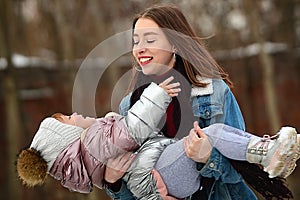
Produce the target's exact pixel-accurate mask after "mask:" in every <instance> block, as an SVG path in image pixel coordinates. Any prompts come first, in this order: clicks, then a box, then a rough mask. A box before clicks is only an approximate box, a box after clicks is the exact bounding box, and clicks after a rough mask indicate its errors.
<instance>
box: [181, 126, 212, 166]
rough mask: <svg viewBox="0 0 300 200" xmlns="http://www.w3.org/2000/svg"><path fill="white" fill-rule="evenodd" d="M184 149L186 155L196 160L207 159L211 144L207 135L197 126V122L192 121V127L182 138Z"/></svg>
mask: <svg viewBox="0 0 300 200" xmlns="http://www.w3.org/2000/svg"><path fill="white" fill-rule="evenodd" d="M184 150H185V153H186V155H187V157H189V158H191V159H193V160H194V161H196V162H200V163H206V162H207V161H208V159H209V157H210V154H211V150H212V146H211V144H210V142H209V140H208V138H207V135H205V133H204V132H203V131H202V130H201V128H200V127H199V125H198V122H194V128H193V129H191V131H190V134H189V135H188V136H187V137H185V138H184Z"/></svg>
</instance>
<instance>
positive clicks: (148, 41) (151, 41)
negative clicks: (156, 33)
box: [147, 40, 155, 43]
mask: <svg viewBox="0 0 300 200" xmlns="http://www.w3.org/2000/svg"><path fill="white" fill-rule="evenodd" d="M153 42H155V40H147V43H153Z"/></svg>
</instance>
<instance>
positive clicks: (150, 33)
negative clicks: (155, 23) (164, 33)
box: [133, 31, 159, 37]
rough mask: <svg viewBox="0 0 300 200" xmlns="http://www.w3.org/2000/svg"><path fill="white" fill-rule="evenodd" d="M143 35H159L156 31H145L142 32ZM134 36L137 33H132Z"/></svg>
mask: <svg viewBox="0 0 300 200" xmlns="http://www.w3.org/2000/svg"><path fill="white" fill-rule="evenodd" d="M143 35H144V36H147V35H159V34H158V33H156V32H152V31H151V32H146V33H144V34H143ZM133 36H134V37H138V36H139V35H138V34H137V33H135V34H133Z"/></svg>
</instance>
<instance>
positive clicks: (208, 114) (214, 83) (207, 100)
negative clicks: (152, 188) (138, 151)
mask: <svg viewBox="0 0 300 200" xmlns="http://www.w3.org/2000/svg"><path fill="white" fill-rule="evenodd" d="M201 81H202V82H205V83H207V84H208V85H207V86H206V87H205V88H198V87H193V88H192V92H191V102H192V108H193V113H194V115H195V116H196V117H198V118H199V125H200V127H202V128H204V127H207V126H209V125H210V124H214V123H224V124H227V125H229V126H233V127H236V128H239V129H242V130H245V123H244V119H243V116H242V113H241V111H240V108H239V106H238V104H237V101H236V99H235V97H234V95H233V93H232V92H231V90H230V89H229V87H228V86H227V84H226V83H225V82H224V81H223V80H220V79H201ZM130 95H131V94H129V95H127V96H126V97H124V98H123V100H122V102H121V104H120V107H119V108H120V114H121V115H126V114H127V111H128V110H129V107H130ZM191 128H192V127H191ZM198 169H199V173H200V174H201V176H203V177H207V178H214V182H213V184H212V187H211V188H209V191H205V192H206V193H207V194H208V199H209V200H219V199H222V200H224V199H226V200H227V199H228V200H231V199H233V200H237V199H246V200H247V199H249V200H255V199H257V197H256V196H255V194H254V193H253V191H251V190H250V188H249V187H248V186H247V185H246V183H245V182H244V180H243V178H242V177H241V175H240V174H239V173H237V171H236V170H235V169H234V168H233V167H232V166H231V164H230V162H229V160H228V159H227V158H225V157H224V156H223V155H222V154H220V152H219V151H218V150H216V149H215V148H213V150H212V154H211V156H210V159H209V160H208V162H207V163H206V164H200V163H198ZM106 192H107V194H108V195H109V196H110V197H111V198H113V199H121V200H134V199H135V198H134V197H133V195H132V193H131V192H130V191H129V190H128V189H127V187H126V183H124V182H123V183H122V187H121V189H120V191H119V192H115V193H114V192H112V191H110V190H109V189H106Z"/></svg>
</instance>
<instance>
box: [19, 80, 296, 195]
mask: <svg viewBox="0 0 300 200" xmlns="http://www.w3.org/2000/svg"><path fill="white" fill-rule="evenodd" d="M172 80H173V78H169V79H167V80H166V81H164V82H163V83H162V84H160V87H159V86H157V85H156V84H154V83H151V84H150V86H149V87H148V88H147V89H145V91H144V92H143V94H142V96H141V98H140V100H139V101H137V102H136V103H135V104H134V106H133V107H132V108H131V109H130V110H129V113H128V115H127V116H126V117H121V116H118V115H116V114H113V115H108V116H107V117H105V118H98V119H94V118H83V117H82V116H81V115H77V114H73V115H71V116H65V115H62V114H56V115H55V116H54V117H55V118H56V119H54V118H46V119H44V120H43V121H42V122H41V124H40V127H39V130H38V131H37V133H36V134H35V136H34V138H33V141H32V143H31V145H30V148H28V149H25V150H23V151H22V152H21V153H20V154H19V155H18V160H17V171H18V175H19V177H20V179H21V180H22V181H23V183H24V184H26V185H28V186H35V185H38V184H42V183H43V182H44V180H45V178H46V175H47V173H49V174H50V175H51V176H53V177H54V178H55V179H57V180H59V181H61V184H62V185H63V186H64V187H66V188H69V189H70V190H72V191H77V192H81V193H88V192H91V190H92V187H93V185H95V186H97V187H98V188H100V189H101V188H103V186H104V181H103V176H104V171H105V164H106V162H107V160H108V159H109V158H113V157H116V156H117V155H120V154H122V153H125V152H128V151H134V150H136V149H137V148H138V147H139V146H141V145H142V146H141V147H140V148H139V150H138V152H139V154H137V159H135V161H134V163H133V164H132V165H131V167H130V169H128V173H127V174H126V175H125V176H124V179H126V181H127V182H128V183H127V184H128V186H129V188H130V189H131V190H132V191H133V193H134V194H135V196H136V197H138V198H145V199H151V197H150V196H151V195H152V194H153V191H151V192H150V193H147V194H144V191H145V190H143V189H142V188H143V187H142V186H143V185H141V187H137V185H135V183H136V182H135V181H137V180H142V179H143V178H141V176H144V177H149V178H150V179H144V180H145V181H146V182H148V183H149V184H152V185H153V184H154V186H155V187H157V186H158V185H156V183H159V182H156V181H155V179H156V180H158V181H160V183H162V184H164V183H163V182H165V185H166V186H168V185H169V183H168V182H166V180H167V179H166V180H163V179H162V178H163V177H166V176H165V175H166V174H167V173H168V172H166V171H165V168H164V167H161V166H159V168H157V170H156V171H157V173H156V172H155V170H153V171H152V169H153V167H154V164H155V162H156V161H157V159H158V158H159V155H160V154H161V153H162V152H163V150H164V149H165V147H167V146H170V147H172V146H173V145H170V144H174V145H175V144H177V143H178V144H180V142H181V144H182V141H179V142H177V141H176V140H174V139H169V138H165V137H163V136H161V135H159V133H158V129H157V128H156V127H157V126H158V123H159V122H160V119H161V118H162V116H163V115H164V113H165V111H166V108H167V107H168V104H169V103H170V101H171V97H172V96H176V95H177V94H178V92H180V89H179V88H178V86H179V84H177V83H173V84H170V82H171V81H172ZM224 127H225V128H224ZM219 128H221V127H220V124H217V125H212V126H210V127H208V128H206V129H205V130H204V132H205V133H206V134H207V135H208V136H209V134H210V133H211V135H212V137H210V136H209V137H210V140H211V143H212V144H215V145H216V148H220V149H221V146H220V145H219V143H218V142H217V140H218V137H215V138H214V137H213V135H214V134H213V133H212V131H215V130H217V129H219ZM219 131H221V132H222V137H225V138H231V137H233V136H234V135H239V136H241V137H245V138H247V139H245V140H244V141H243V144H242V145H241V146H243V147H245V148H244V149H236V151H239V150H241V151H244V154H245V155H250V154H252V152H251V151H250V152H248V151H247V149H250V150H251V149H252V147H255V148H254V149H253V150H255V152H254V153H256V154H257V153H258V150H260V148H263V150H266V151H265V152H266V153H265V154H258V155H256V154H254V155H250V156H246V157H247V158H248V157H249V158H250V159H249V160H248V161H249V162H254V163H258V164H262V166H263V167H265V168H268V167H269V168H272V169H268V171H269V172H272V170H273V169H275V168H278V169H276V170H275V171H276V173H275V172H272V173H273V175H276V176H277V175H278V176H281V175H284V176H287V175H289V174H290V173H291V172H290V171H289V173H288V174H285V172H284V170H285V169H286V165H287V164H285V163H282V162H281V161H282V160H284V161H285V160H286V159H288V158H289V157H291V156H292V157H294V161H293V162H292V161H291V162H289V163H288V164H289V165H293V166H294V164H295V162H296V161H295V160H296V159H298V153H299V152H298V151H299V150H298V144H297V142H296V140H297V139H296V137H297V136H296V132H295V130H294V129H293V128H283V129H282V130H281V132H279V133H278V134H277V135H276V136H275V137H274V139H273V140H271V139H269V140H265V139H264V138H263V139H262V138H259V137H256V136H253V135H250V134H248V133H245V132H243V131H241V130H238V129H235V128H232V127H230V128H227V126H225V125H223V127H222V128H221V129H220V130H219ZM232 131H233V132H232ZM220 139H222V138H220ZM145 140H147V141H146V142H145ZM226 142H227V143H228V145H230V141H225V140H224V143H226ZM253 143H255V144H256V143H257V145H254V146H253ZM259 143H260V144H262V145H259ZM178 144H177V145H178ZM267 144H269V145H267ZM181 146H182V145H181ZM218 146H219V147H218ZM256 146H257V148H256ZM149 147H151V148H149ZM250 147H251V148H250ZM264 147H266V148H264ZM283 147H284V148H285V149H287V151H284V150H283V149H282V148H283ZM233 148H235V147H233ZM238 148H239V147H238ZM256 150H257V151H256ZM149 151H150V152H151V151H156V152H157V153H155V156H152V155H153V154H151V156H148V157H147V156H145V152H149ZM221 153H222V151H221ZM225 153H226V152H225ZM233 153H234V152H233ZM141 155H144V156H141ZM181 155H183V157H186V156H185V154H184V153H183V154H181ZM231 156H232V157H233V158H235V155H231ZM149 157H151V158H152V160H151V159H149ZM237 157H238V156H237ZM145 159H147V160H145ZM237 159H238V158H237ZM242 159H243V158H242ZM139 161H141V162H139ZM143 161H145V162H143ZM192 163H193V164H191V162H187V165H189V164H191V165H192V166H194V165H195V162H192ZM278 163H280V164H279V165H278ZM282 164H283V165H282ZM144 165H148V166H147V167H145V166H144ZM143 166H144V167H143ZM141 168H142V169H147V170H146V171H145V170H142V171H141V170H136V169H141ZM160 169H163V170H161V171H160ZM185 169H191V170H194V169H193V167H189V168H185ZM285 171H288V170H285ZM196 172H197V171H196ZM283 172H284V173H283ZM178 173H182V172H181V171H179V172H178ZM188 173H190V174H194V172H193V171H192V172H188ZM197 173H198V172H197ZM198 176H199V173H198ZM134 177H137V179H135V178H134ZM161 177H162V178H161ZM199 182H200V181H199ZM196 187H197V185H196V186H193V187H192V188H196ZM154 190H155V191H158V189H157V190H156V189H154ZM158 192H159V191H158ZM168 192H169V195H172V196H176V197H177V198H181V196H180V195H181V194H179V195H177V194H173V193H172V192H170V191H168ZM181 192H182V191H180V188H179V191H177V193H181ZM183 192H185V191H183ZM149 195H150V196H149ZM159 195H161V194H159ZM155 198H156V197H155Z"/></svg>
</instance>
